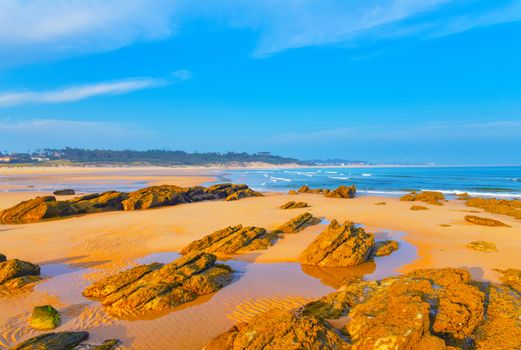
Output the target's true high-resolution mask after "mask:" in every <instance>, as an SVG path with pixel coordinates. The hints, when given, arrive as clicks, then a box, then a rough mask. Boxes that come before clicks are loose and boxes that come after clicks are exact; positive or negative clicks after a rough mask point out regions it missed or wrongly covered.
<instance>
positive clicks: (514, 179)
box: [224, 166, 521, 198]
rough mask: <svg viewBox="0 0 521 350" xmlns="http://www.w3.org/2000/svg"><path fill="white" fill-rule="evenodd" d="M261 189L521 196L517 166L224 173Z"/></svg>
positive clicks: (520, 178)
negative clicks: (344, 187)
mask: <svg viewBox="0 0 521 350" xmlns="http://www.w3.org/2000/svg"><path fill="white" fill-rule="evenodd" d="M224 178H225V179H227V180H229V181H232V182H234V183H246V184H248V185H250V186H251V187H253V188H254V189H256V190H261V191H288V190H296V189H298V188H299V187H301V186H302V185H308V186H310V187H320V188H330V189H331V188H335V187H337V186H340V185H351V184H355V185H356V187H357V189H358V193H359V194H370V195H383V196H399V195H402V194H405V193H407V192H409V191H411V190H436V191H441V192H443V193H445V194H447V195H448V196H449V197H450V196H451V195H454V194H457V193H462V192H468V193H469V194H470V195H474V196H484V197H497V198H521V166H511V167H506V166H505V167H407V168H406V167H401V168H397V167H394V168H390V167H382V168H345V167H342V168H335V167H332V168H299V169H277V168H273V169H256V170H234V171H229V172H227V173H226V174H225V176H224Z"/></svg>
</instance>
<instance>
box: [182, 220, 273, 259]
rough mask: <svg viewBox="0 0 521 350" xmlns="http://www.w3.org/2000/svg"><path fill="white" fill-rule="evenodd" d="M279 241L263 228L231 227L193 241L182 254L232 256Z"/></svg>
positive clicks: (264, 247)
mask: <svg viewBox="0 0 521 350" xmlns="http://www.w3.org/2000/svg"><path fill="white" fill-rule="evenodd" d="M276 240H277V235H276V234H273V233H270V232H267V231H266V229H264V228H261V227H255V226H249V227H243V226H242V225H237V226H229V227H226V228H224V229H222V230H217V231H215V232H213V233H211V234H209V235H206V236H205V237H203V238H201V239H199V240H196V241H193V242H192V243H190V244H189V245H188V246H187V247H185V248H183V249H182V250H181V254H187V253H190V252H196V251H205V252H207V253H213V254H216V255H232V254H242V253H246V252H250V251H252V250H259V249H266V248H268V247H270V246H271V245H273V243H274V242H275V241H276Z"/></svg>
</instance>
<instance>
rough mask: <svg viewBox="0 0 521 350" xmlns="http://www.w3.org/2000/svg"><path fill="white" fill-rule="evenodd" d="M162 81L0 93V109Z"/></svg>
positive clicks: (120, 91)
mask: <svg viewBox="0 0 521 350" xmlns="http://www.w3.org/2000/svg"><path fill="white" fill-rule="evenodd" d="M167 83H168V82H167V81H166V80H162V79H151V78H141V79H129V80H121V81H113V82H102V83H96V84H89V85H79V86H71V87H67V88H62V89H57V90H50V91H24V92H5V93H0V107H8V106H16V105H24V104H31V103H62V102H73V101H80V100H84V99H88V98H91V97H95V96H103V95H121V94H125V93H129V92H132V91H137V90H143V89H149V88H154V87H159V86H162V85H165V84H167Z"/></svg>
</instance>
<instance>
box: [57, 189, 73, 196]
mask: <svg viewBox="0 0 521 350" xmlns="http://www.w3.org/2000/svg"><path fill="white" fill-rule="evenodd" d="M52 194H54V195H55V196H72V195H75V194H76V191H74V190H73V189H72V188H66V189H63V190H56V191H54V192H53V193H52Z"/></svg>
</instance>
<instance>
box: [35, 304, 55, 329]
mask: <svg viewBox="0 0 521 350" xmlns="http://www.w3.org/2000/svg"><path fill="white" fill-rule="evenodd" d="M29 325H30V326H31V327H32V328H35V329H54V328H56V327H58V326H59V325H60V313H59V312H58V310H56V309H55V308H54V307H52V306H51V305H44V306H35V307H34V308H33V313H32V315H31V319H30V320H29Z"/></svg>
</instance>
